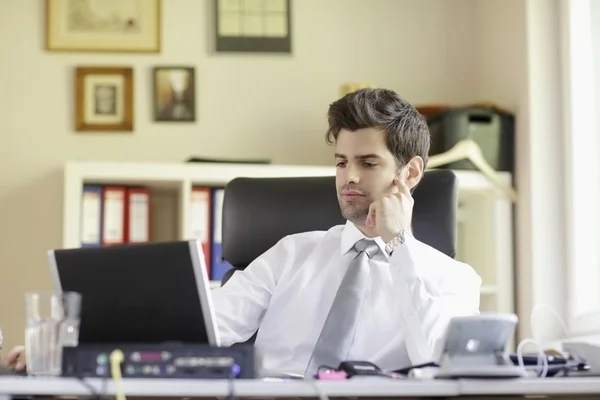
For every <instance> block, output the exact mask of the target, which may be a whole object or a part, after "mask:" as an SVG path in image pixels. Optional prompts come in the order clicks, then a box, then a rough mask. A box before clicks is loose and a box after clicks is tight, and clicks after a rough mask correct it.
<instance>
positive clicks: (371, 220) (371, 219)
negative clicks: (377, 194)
mask: <svg viewBox="0 0 600 400" xmlns="http://www.w3.org/2000/svg"><path fill="white" fill-rule="evenodd" d="M376 208H377V206H376V204H375V203H371V205H370V206H369V213H368V214H367V219H366V221H365V224H366V225H367V227H369V228H373V227H374V226H375V225H376V224H375V221H376V216H377V210H376Z"/></svg>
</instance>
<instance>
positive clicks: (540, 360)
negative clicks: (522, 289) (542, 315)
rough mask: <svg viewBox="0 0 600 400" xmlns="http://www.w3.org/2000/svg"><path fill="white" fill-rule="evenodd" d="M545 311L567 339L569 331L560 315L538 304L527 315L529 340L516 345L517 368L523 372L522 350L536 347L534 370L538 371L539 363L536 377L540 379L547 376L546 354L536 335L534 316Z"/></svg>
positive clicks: (546, 306)
mask: <svg viewBox="0 0 600 400" xmlns="http://www.w3.org/2000/svg"><path fill="white" fill-rule="evenodd" d="M543 310H546V311H548V312H550V314H552V316H553V317H554V319H555V320H556V321H558V323H559V324H560V326H561V328H562V330H563V333H564V336H565V337H568V336H569V330H568V329H567V324H565V321H564V320H563V319H562V318H561V317H560V315H559V314H558V312H557V311H556V310H555V309H554V308H552V307H550V306H549V305H547V304H538V305H536V306H535V307H533V309H532V310H531V314H530V315H529V320H530V329H531V335H532V337H531V338H525V339H523V340H521V341H520V342H519V344H518V345H517V360H518V363H519V367H521V368H523V370H525V369H526V368H525V362H524V361H523V349H524V348H525V346H526V345H528V344H533V345H535V346H536V347H537V355H538V362H537V365H536V367H535V368H536V369H539V367H540V363H541V368H542V370H541V371H540V372H539V374H538V376H539V377H540V378H545V377H546V376H547V375H548V367H549V366H548V358H547V357H546V353H545V351H544V346H543V343H542V340H541V339H540V335H539V334H538V333H539V332H538V330H537V329H536V323H535V321H536V318H535V317H536V314H538V313H539V312H540V311H543Z"/></svg>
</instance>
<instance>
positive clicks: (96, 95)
mask: <svg viewBox="0 0 600 400" xmlns="http://www.w3.org/2000/svg"><path fill="white" fill-rule="evenodd" d="M133 116H134V112H133V69H132V68H129V67H78V68H76V69H75V130H76V131H95V132H98V131H107V132H118V131H133Z"/></svg>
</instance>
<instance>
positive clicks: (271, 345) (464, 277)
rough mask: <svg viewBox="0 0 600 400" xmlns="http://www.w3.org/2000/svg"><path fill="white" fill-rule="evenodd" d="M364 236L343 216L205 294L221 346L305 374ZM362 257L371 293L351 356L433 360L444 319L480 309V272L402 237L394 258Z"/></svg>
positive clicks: (387, 361) (388, 362) (280, 246)
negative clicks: (253, 351)
mask: <svg viewBox="0 0 600 400" xmlns="http://www.w3.org/2000/svg"><path fill="white" fill-rule="evenodd" d="M364 237H365V236H364V235H363V234H362V233H361V232H360V231H359V230H358V228H356V226H355V225H354V224H352V223H351V222H347V223H346V225H339V226H335V227H333V228H331V229H330V230H328V231H326V232H325V231H314V232H307V233H300V234H295V235H290V236H287V237H285V238H283V239H282V240H280V241H279V242H278V243H277V244H276V245H275V246H273V247H272V248H271V249H269V250H267V251H266V252H265V253H264V254H263V255H261V256H260V257H258V258H257V259H256V260H255V261H253V262H252V263H251V264H250V265H249V266H248V267H247V268H246V269H245V270H244V271H238V272H235V273H234V274H233V276H232V277H231V278H230V279H229V281H227V283H226V284H225V285H224V286H222V287H220V288H217V289H214V290H213V291H212V296H213V302H214V307H215V313H216V317H217V324H218V329H219V333H220V336H221V342H222V345H223V346H229V345H232V344H234V343H238V342H244V341H246V340H247V339H249V338H250V337H251V336H252V335H253V334H254V332H255V331H256V330H257V329H258V328H259V327H260V329H259V330H258V335H257V337H256V341H255V346H256V347H257V349H258V350H259V351H260V353H261V354H262V358H263V367H264V368H265V369H267V370H270V371H278V372H281V373H293V374H304V372H305V369H306V367H307V365H308V362H309V359H310V356H311V354H312V352H313V350H314V347H315V344H316V342H317V339H318V338H319V334H320V333H321V329H322V328H323V325H324V323H325V319H326V318H327V314H328V313H329V309H330V308H331V305H332V303H333V299H334V297H335V295H336V292H337V289H338V287H339V285H340V283H341V281H342V278H343V277H344V274H345V273H346V269H347V268H348V265H349V264H350V262H351V261H352V259H353V258H354V257H355V256H356V253H355V252H354V251H352V249H353V246H354V244H355V243H356V242H358V241H359V240H360V239H363V238H364ZM375 240H376V242H377V244H378V245H379V247H380V248H381V250H382V251H381V252H380V253H379V254H378V255H376V256H375V257H373V259H371V260H370V261H369V263H370V265H371V267H372V269H373V270H372V272H371V276H370V283H369V284H370V286H371V290H370V292H369V293H370V295H369V297H368V298H367V300H366V301H365V303H364V306H363V309H362V312H361V316H360V319H359V323H358V327H357V329H356V334H355V337H354V341H353V343H352V347H351V349H350V354H349V359H351V360H357V361H371V362H373V363H374V364H376V365H377V366H379V367H380V368H381V369H383V370H384V371H392V370H396V369H399V368H404V367H408V366H411V365H417V364H421V363H425V362H430V361H432V356H433V351H434V347H435V345H436V343H437V341H438V340H439V339H440V338H441V337H442V336H443V334H444V330H445V328H446V325H447V323H448V321H449V320H450V318H452V317H454V316H458V315H472V314H476V313H478V312H479V296H480V288H481V278H480V277H479V275H477V273H475V271H474V270H473V269H472V268H471V267H470V266H469V265H467V264H464V263H461V262H458V261H456V260H454V259H452V258H450V257H448V256H446V255H445V254H443V253H441V252H439V251H438V250H435V249H434V248H432V247H430V246H428V245H426V244H424V243H422V242H420V241H418V240H417V239H415V238H414V237H412V236H408V239H407V241H406V242H405V243H404V244H402V245H399V246H398V247H397V248H396V249H395V250H394V252H393V253H392V256H391V257H390V256H388V255H387V253H386V252H385V244H384V243H383V240H382V239H381V238H376V239H375Z"/></svg>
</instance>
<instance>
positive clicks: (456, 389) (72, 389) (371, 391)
mask: <svg viewBox="0 0 600 400" xmlns="http://www.w3.org/2000/svg"><path fill="white" fill-rule="evenodd" d="M230 385H232V386H233V390H234V393H235V395H236V396H241V397H254V396H263V397H319V390H318V388H319V389H320V390H321V391H322V392H323V393H324V394H326V395H327V396H329V397H355V398H356V397H413V398H414V397H458V396H477V397H486V396H536V395H547V396H561V395H597V396H598V395H599V394H600V377H599V378H549V379H515V380H512V379H511V380H503V379H500V380H495V379H494V380H456V381H450V380H422V381H419V380H388V379H382V378H365V379H352V380H348V381H338V382H324V381H320V382H317V381H313V382H309V381H286V382H268V381H261V380H238V381H232V382H228V381H222V380H175V379H162V380H161V379H125V380H123V389H124V391H125V394H126V395H127V396H135V397H138V396H140V397H141V396H144V397H221V396H227V395H228V394H229V392H230ZM317 385H318V388H317ZM0 394H3V395H14V396H31V395H49V396H53V395H54V396H94V395H108V396H112V395H114V394H115V387H114V385H113V383H112V381H110V380H102V379H86V380H85V381H82V380H77V379H73V378H35V377H0Z"/></svg>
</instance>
